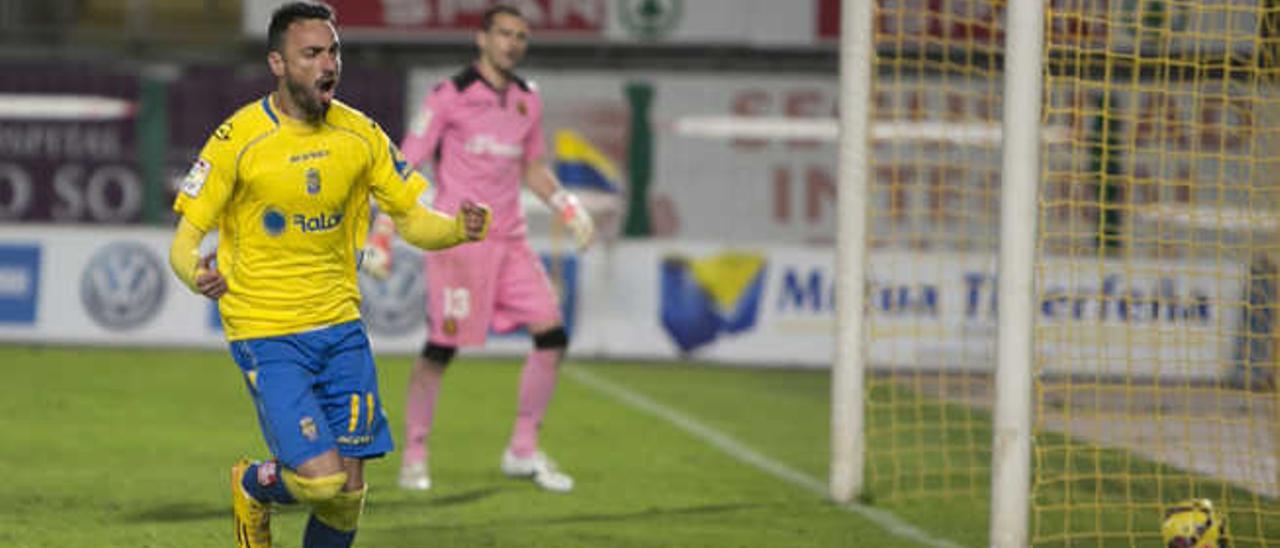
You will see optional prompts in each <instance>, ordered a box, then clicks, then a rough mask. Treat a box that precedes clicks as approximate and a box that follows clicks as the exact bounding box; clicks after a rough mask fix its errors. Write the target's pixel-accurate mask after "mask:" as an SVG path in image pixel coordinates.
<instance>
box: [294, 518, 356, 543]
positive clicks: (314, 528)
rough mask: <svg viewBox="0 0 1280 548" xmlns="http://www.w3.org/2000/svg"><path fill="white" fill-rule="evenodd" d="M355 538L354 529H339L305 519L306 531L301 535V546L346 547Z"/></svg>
mask: <svg viewBox="0 0 1280 548" xmlns="http://www.w3.org/2000/svg"><path fill="white" fill-rule="evenodd" d="M355 540H356V532H355V531H339V530H337V529H334V528H332V527H329V526H328V525H325V524H324V522H322V521H320V520H318V519H316V515H315V514H311V517H310V518H308V519H307V531H306V533H304V534H303V535H302V547H303V548H348V547H349V546H351V543H353V542H355Z"/></svg>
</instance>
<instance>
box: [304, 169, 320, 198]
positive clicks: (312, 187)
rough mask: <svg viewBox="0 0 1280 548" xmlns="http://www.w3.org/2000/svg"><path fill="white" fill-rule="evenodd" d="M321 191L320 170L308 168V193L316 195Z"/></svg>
mask: <svg viewBox="0 0 1280 548" xmlns="http://www.w3.org/2000/svg"><path fill="white" fill-rule="evenodd" d="M319 193H320V170H318V169H316V168H314V167H309V168H307V194H310V195H312V196H315V195H316V194H319Z"/></svg>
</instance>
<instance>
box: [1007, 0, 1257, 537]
mask: <svg viewBox="0 0 1280 548" xmlns="http://www.w3.org/2000/svg"><path fill="white" fill-rule="evenodd" d="M1277 16H1280V11H1277V7H1276V5H1275V3H1273V2H1254V1H1240V0H1198V1H1177V2H1174V1H1169V2H1165V1H1143V2H1113V3H1110V5H1109V7H1108V8H1106V9H1101V8H1100V7H1099V6H1093V5H1091V3H1089V2H1053V3H1051V4H1050V6H1049V9H1048V10H1047V21H1046V34H1045V43H1046V48H1045V51H1044V57H1043V59H1044V65H1045V71H1044V72H1045V75H1044V78H1045V79H1044V88H1045V98H1044V102H1043V108H1044V111H1043V121H1044V124H1045V126H1050V127H1066V128H1069V136H1070V137H1069V139H1068V141H1067V142H1066V143H1064V144H1063V145H1062V146H1060V147H1052V146H1049V147H1046V148H1045V149H1044V153H1043V154H1042V162H1041V167H1042V173H1043V176H1042V178H1041V183H1040V184H1041V187H1040V207H1039V222H1040V225H1041V228H1040V230H1039V233H1038V234H1037V235H1036V238H1037V242H1038V245H1037V248H1038V250H1039V253H1040V256H1039V257H1038V258H1037V261H1036V265H1035V269H1036V289H1037V296H1036V301H1035V302H1036V304H1037V308H1038V310H1037V311H1036V314H1037V317H1036V323H1035V329H1034V341H1035V364H1034V372H1035V374H1036V380H1035V382H1034V392H1033V406H1034V409H1035V417H1034V421H1033V426H1034V431H1035V436H1034V444H1033V453H1032V455H1033V456H1032V466H1033V467H1032V470H1033V478H1032V498H1031V510H1032V511H1031V518H1032V528H1031V531H1030V538H1031V540H1032V541H1033V542H1035V543H1037V544H1052V545H1062V544H1075V543H1082V542H1083V543H1089V544H1104V543H1117V544H1125V543H1128V544H1138V545H1149V544H1155V543H1159V542H1160V520H1161V516H1162V513H1163V511H1165V510H1167V509H1168V508H1169V507H1171V506H1172V505H1174V504H1175V503H1178V502H1179V501H1181V500H1184V499H1188V498H1193V497H1195V498H1201V497H1203V498H1208V499H1210V500H1212V501H1213V503H1214V504H1215V505H1216V506H1217V507H1218V508H1219V510H1220V511H1223V512H1224V513H1225V515H1226V518H1227V523H1228V526H1229V535H1230V538H1231V539H1232V541H1233V542H1234V543H1235V545H1255V544H1258V545H1267V544H1268V543H1275V542H1280V528H1278V527H1277V525H1278V524H1280V506H1278V505H1277V502H1276V497H1277V496H1280V484H1278V483H1277V479H1278V478H1280V475H1278V474H1280V470H1278V469H1277V456H1278V455H1280V445H1277V441H1278V437H1277V433H1280V430H1278V428H1280V421H1277V419H1278V418H1280V415H1278V414H1277V413H1278V410H1277V405H1276V404H1277V399H1276V398H1277V396H1276V392H1275V380H1276V379H1275V376H1276V362H1275V352H1274V347H1275V341H1276V338H1275V329H1276V326H1275V322H1274V321H1273V318H1274V314H1275V306H1276V298H1277V295H1276V282H1277V279H1276V267H1275V264H1276V263H1275V261H1276V259H1277V257H1276V251H1277V244H1280V239H1278V238H1277V236H1280V232H1277V228H1278V227H1277V226H1276V219H1277V213H1280V200H1278V199H1280V194H1278V191H1280V178H1278V177H1277V173H1280V172H1278V171H1277V168H1280V158H1277V153H1280V133H1278V132H1277V129H1276V128H1277V126H1276V123H1277V122H1280V88H1278V87H1277V84H1280V81H1277V78H1276V76H1277V75H1278V73H1277V65H1276V62H1277V59H1276V58H1275V53H1276V49H1275V48H1276V46H1277V42H1276V38H1275V36H1276V32H1277V31H1280V28H1275V23H1276V22H1278V21H1280V20H1278V19H1277ZM1082 30H1087V32H1083V31H1082Z"/></svg>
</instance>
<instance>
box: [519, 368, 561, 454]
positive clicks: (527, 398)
mask: <svg viewBox="0 0 1280 548" xmlns="http://www.w3.org/2000/svg"><path fill="white" fill-rule="evenodd" d="M562 352H563V351H562V350H560V349H545V350H539V349H534V350H533V351H531V352H529V358H528V359H526V360H525V362H524V369H523V370H521V372H520V401H519V404H518V407H517V409H516V429H515V432H514V433H513V434H512V436H511V446H510V448H511V452H512V453H514V454H515V455H516V456H517V457H520V458H528V457H530V456H532V455H533V452H534V451H537V450H538V427H540V426H541V425H542V417H543V416H545V415H546V414H547V404H549V403H551V394H552V393H553V392H555V390H556V373H557V369H558V367H557V366H558V365H559V363H560V356H561V355H562Z"/></svg>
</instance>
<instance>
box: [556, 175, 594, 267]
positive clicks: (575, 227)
mask: <svg viewBox="0 0 1280 548" xmlns="http://www.w3.org/2000/svg"><path fill="white" fill-rule="evenodd" d="M547 204H548V205H550V206H551V208H552V209H554V210H555V211H556V213H557V214H559V215H560V220H561V221H563V222H564V224H566V225H568V226H569V230H572V231H573V239H574V241H575V242H577V244H578V250H579V251H581V250H584V249H586V248H587V246H589V245H591V241H592V239H593V238H594V237H595V232H596V225H595V223H594V222H592V221H591V214H590V213H587V209H586V208H584V207H582V201H581V200H579V199H578V197H577V196H575V195H574V194H573V193H572V192H569V191H567V190H565V189H563V188H561V189H559V190H556V192H555V194H552V195H551V197H550V198H548V199H547Z"/></svg>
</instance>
